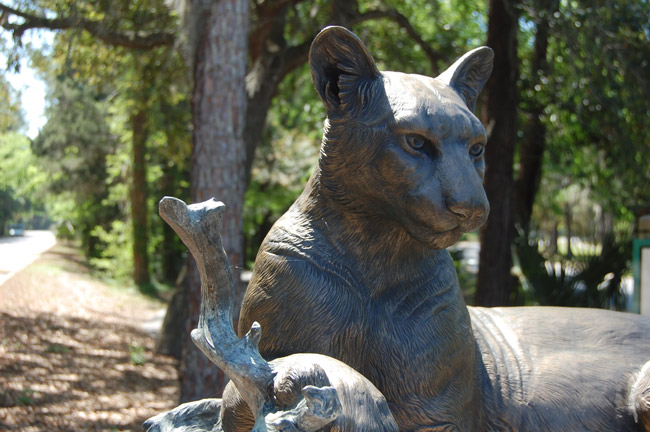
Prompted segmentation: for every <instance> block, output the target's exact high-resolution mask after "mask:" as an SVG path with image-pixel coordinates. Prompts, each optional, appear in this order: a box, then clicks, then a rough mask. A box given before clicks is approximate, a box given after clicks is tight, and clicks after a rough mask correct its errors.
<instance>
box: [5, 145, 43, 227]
mask: <svg viewBox="0 0 650 432" xmlns="http://www.w3.org/2000/svg"><path fill="white" fill-rule="evenodd" d="M0 173H2V175H1V176H0V235H2V234H3V233H4V230H5V226H6V224H7V223H9V222H10V221H12V220H23V221H29V220H31V219H33V218H34V217H35V216H39V215H41V214H42V212H43V204H42V199H43V193H42V189H43V185H44V183H45V181H46V174H45V173H44V172H43V170H42V169H41V167H40V164H39V162H38V161H37V159H36V156H35V155H34V154H33V153H32V151H31V148H30V142H29V139H28V138H27V137H25V136H23V135H20V134H18V133H16V132H12V133H7V134H4V135H0Z"/></svg>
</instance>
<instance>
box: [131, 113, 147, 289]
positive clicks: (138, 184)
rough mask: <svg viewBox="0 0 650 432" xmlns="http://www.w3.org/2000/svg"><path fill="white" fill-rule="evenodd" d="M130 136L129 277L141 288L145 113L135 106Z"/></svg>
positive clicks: (143, 268) (144, 249) (144, 235)
mask: <svg viewBox="0 0 650 432" xmlns="http://www.w3.org/2000/svg"><path fill="white" fill-rule="evenodd" d="M131 127H132V131H133V137H132V145H133V148H132V152H131V155H132V160H131V169H132V173H131V175H132V184H131V203H130V204H131V221H132V223H133V280H134V282H135V284H136V285H137V286H138V287H140V288H143V287H145V286H146V285H148V284H149V283H151V279H150V275H149V251H148V247H149V227H148V224H147V221H148V218H149V212H148V209H147V164H146V160H145V158H146V153H147V137H148V130H147V115H146V111H145V109H140V108H138V109H137V111H136V112H135V113H134V114H133V115H132V117H131Z"/></svg>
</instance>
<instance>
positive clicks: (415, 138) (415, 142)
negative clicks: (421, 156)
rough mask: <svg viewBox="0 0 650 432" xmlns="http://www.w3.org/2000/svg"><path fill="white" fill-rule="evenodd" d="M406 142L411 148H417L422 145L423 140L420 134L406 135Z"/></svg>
mask: <svg viewBox="0 0 650 432" xmlns="http://www.w3.org/2000/svg"><path fill="white" fill-rule="evenodd" d="M406 142H408V143H409V145H410V146H411V147H412V148H414V149H416V150H419V149H421V148H422V147H424V142H425V140H424V138H423V137H421V136H420V135H407V136H406Z"/></svg>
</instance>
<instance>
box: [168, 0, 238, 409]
mask: <svg viewBox="0 0 650 432" xmlns="http://www.w3.org/2000/svg"><path fill="white" fill-rule="evenodd" d="M205 5H206V6H205V9H204V10H203V11H202V13H203V17H202V19H201V20H200V23H201V25H202V26H203V28H201V29H200V30H199V32H198V33H199V34H200V39H199V40H198V43H197V46H196V49H195V59H194V91H193V96H192V115H193V125H194V131H193V144H194V148H193V152H192V166H191V171H190V184H191V187H190V196H191V201H192V202H199V201H204V200H207V199H209V198H211V197H215V198H217V199H218V200H220V201H223V202H224V203H225V204H226V206H227V210H226V214H225V216H224V218H223V227H222V232H221V235H222V238H223V246H224V249H225V250H226V253H227V254H228V258H229V260H230V263H231V265H232V266H233V267H232V268H231V270H232V271H233V277H234V279H235V281H239V270H240V268H241V265H242V255H243V254H242V245H243V241H242V206H243V195H244V169H245V144H244V137H243V130H244V121H245V113H246V92H245V87H244V78H245V76H246V63H247V28H248V2H247V1H245V0H219V1H216V2H209V3H205ZM196 7H199V6H196ZM186 281H187V282H186V290H187V291H186V297H185V298H186V304H185V305H186V312H187V321H186V325H185V332H184V334H185V339H184V341H183V355H182V360H181V365H180V370H179V373H180V378H181V401H183V402H185V401H189V400H195V399H200V398H204V397H214V396H219V395H220V394H221V392H222V390H223V387H224V385H225V382H226V380H225V377H224V375H223V373H221V372H220V371H218V370H217V369H216V367H215V366H214V365H213V364H212V363H210V361H208V359H207V358H205V356H204V355H203V354H202V353H201V352H200V351H199V350H198V348H196V347H195V346H194V345H193V343H192V342H191V339H190V331H191V330H192V329H194V328H195V327H196V324H197V321H198V316H199V303H200V282H199V275H198V271H197V269H196V265H195V263H194V262H193V260H192V259H191V258H190V262H189V263H188V275H187V278H186ZM239 291H240V293H239V295H240V297H241V296H243V293H241V289H240V290H239ZM238 312H239V308H238V307H237V306H236V310H235V315H238Z"/></svg>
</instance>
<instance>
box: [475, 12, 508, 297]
mask: <svg viewBox="0 0 650 432" xmlns="http://www.w3.org/2000/svg"><path fill="white" fill-rule="evenodd" d="M488 25H489V27H488V38H487V45H488V46H490V47H491V48H492V49H493V50H494V70H493V72H492V76H491V78H490V79H489V80H488V82H487V84H486V90H485V95H486V98H487V104H486V105H485V107H484V108H485V109H486V117H487V118H486V124H487V125H488V130H490V136H489V137H488V142H489V144H488V146H487V151H486V155H485V160H486V166H487V171H486V174H485V192H486V193H487V197H488V200H489V201H490V209H491V210H490V216H489V218H488V221H487V223H486V224H485V226H484V227H483V230H482V231H481V253H480V257H479V274H478V284H477V289H476V299H475V302H476V304H477V305H480V306H501V305H509V304H510V303H511V300H510V298H511V294H512V290H513V286H514V285H513V280H512V276H511V274H510V268H511V267H512V250H511V248H512V240H513V234H514V225H513V222H512V210H513V209H512V198H513V191H514V179H513V169H512V165H513V160H514V150H515V139H516V133H517V76H518V67H519V61H518V59H517V29H518V16H517V12H516V8H515V1H513V0H490V17H489V24H488Z"/></svg>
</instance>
